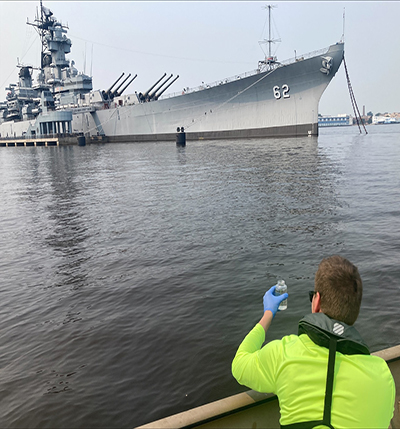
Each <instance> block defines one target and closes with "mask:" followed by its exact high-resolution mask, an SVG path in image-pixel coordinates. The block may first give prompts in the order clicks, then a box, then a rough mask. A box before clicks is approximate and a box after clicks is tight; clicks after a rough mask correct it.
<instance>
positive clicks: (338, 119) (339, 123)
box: [318, 115, 353, 127]
mask: <svg viewBox="0 0 400 429" xmlns="http://www.w3.org/2000/svg"><path fill="white" fill-rule="evenodd" d="M347 125H353V117H352V116H351V115H337V116H322V115H321V116H319V117H318V126H319V127H343V126H347Z"/></svg>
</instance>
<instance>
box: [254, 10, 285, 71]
mask: <svg viewBox="0 0 400 429" xmlns="http://www.w3.org/2000/svg"><path fill="white" fill-rule="evenodd" d="M274 7H276V6H274V5H271V4H269V5H267V6H264V7H263V9H268V39H264V40H262V41H260V42H259V44H260V45H261V44H265V43H268V55H266V54H265V51H264V50H263V51H264V55H265V58H264V60H263V61H259V67H265V66H267V68H271V67H273V64H276V63H277V61H276V60H277V58H276V57H274V56H273V54H272V44H273V43H275V42H280V41H281V39H274V38H273V36H272V23H271V18H272V16H271V15H272V13H271V12H272V9H273V8H274ZM261 49H262V48H261Z"/></svg>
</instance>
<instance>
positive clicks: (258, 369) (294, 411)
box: [232, 324, 395, 429]
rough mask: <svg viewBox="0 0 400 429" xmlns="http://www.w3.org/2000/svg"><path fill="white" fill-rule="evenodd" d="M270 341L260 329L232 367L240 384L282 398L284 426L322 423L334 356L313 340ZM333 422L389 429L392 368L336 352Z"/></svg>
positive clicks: (365, 357) (291, 337)
mask: <svg viewBox="0 0 400 429" xmlns="http://www.w3.org/2000/svg"><path fill="white" fill-rule="evenodd" d="M264 341H265V331H264V328H263V327H262V326H261V325H260V324H257V325H256V326H255V327H254V328H253V329H252V330H251V331H250V333H249V334H248V335H247V336H246V338H245V339H244V340H243V342H242V344H241V345H240V347H239V349H238V351H237V353H236V356H235V358H234V360H233V362H232V374H233V376H234V377H235V378H236V380H237V381H238V382H239V383H240V384H242V385H245V386H247V387H249V388H250V389H253V390H257V391H259V392H266V393H267V392H268V393H269V392H272V393H275V394H276V395H277V396H278V398H279V405H280V408H281V419H280V423H281V424H282V425H288V424H292V423H298V422H303V421H310V420H319V419H322V415H323V409H324V398H325V385H326V371H327V362H328V355H329V350H328V349H326V348H324V347H320V346H318V345H316V344H315V343H313V342H312V341H311V340H310V338H309V337H308V335H306V334H302V335H300V336H297V335H289V336H285V337H283V338H282V340H275V341H271V342H270V343H268V344H266V345H265V346H264V347H262V348H261V346H262V344H263V343H264ZM334 380H335V381H334V385H333V400H332V420H331V423H332V425H333V427H334V428H335V429H339V428H375V429H376V428H387V427H388V426H389V424H390V420H391V419H392V417H393V410H394V400H395V386H394V381H393V377H392V374H391V372H390V370H389V368H388V366H387V364H386V362H385V361H384V360H383V359H381V358H379V357H377V356H370V355H344V354H341V353H339V352H336V365H335V378H334Z"/></svg>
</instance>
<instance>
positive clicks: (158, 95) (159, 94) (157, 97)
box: [154, 74, 179, 100]
mask: <svg viewBox="0 0 400 429" xmlns="http://www.w3.org/2000/svg"><path fill="white" fill-rule="evenodd" d="M171 76H172V75H171ZM178 78H179V74H178V76H176V78H175V79H174V80H173V81H172V82H170V83H169V84H168V85H167V86H166V87H165V88H163V90H162V91H161V92H159V93H158V94H155V96H154V100H158V99H159V98H160V96H161V95H162V94H164V92H165V91H166V90H167V89H168V88H169V87H170V86H171V85H172V84H173V83H174V82H175V81H176V80H177V79H178ZM164 83H165V82H164Z"/></svg>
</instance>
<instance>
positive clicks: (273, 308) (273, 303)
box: [263, 286, 289, 317]
mask: <svg viewBox="0 0 400 429" xmlns="http://www.w3.org/2000/svg"><path fill="white" fill-rule="evenodd" d="M275 287H276V286H272V287H271V289H269V290H268V291H267V292H265V295H264V299H263V302H264V313H265V312H266V311H267V310H269V311H270V312H271V313H272V317H275V314H276V312H277V311H279V310H278V307H279V304H280V303H281V302H282V301H284V300H285V299H287V297H288V296H289V295H288V294H287V293H284V294H282V295H278V296H275V295H274V292H275Z"/></svg>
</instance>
